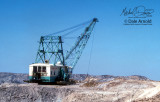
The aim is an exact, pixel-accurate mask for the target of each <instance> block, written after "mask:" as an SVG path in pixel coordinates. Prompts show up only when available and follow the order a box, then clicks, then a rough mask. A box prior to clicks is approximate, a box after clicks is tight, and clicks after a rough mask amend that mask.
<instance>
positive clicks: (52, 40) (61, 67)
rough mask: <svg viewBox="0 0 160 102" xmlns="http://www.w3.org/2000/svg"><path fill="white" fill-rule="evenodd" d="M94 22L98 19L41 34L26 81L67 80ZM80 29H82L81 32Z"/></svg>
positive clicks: (48, 81)
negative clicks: (34, 58)
mask: <svg viewBox="0 0 160 102" xmlns="http://www.w3.org/2000/svg"><path fill="white" fill-rule="evenodd" d="M96 22H98V19H97V18H93V19H92V20H90V21H87V22H84V23H82V24H79V25H76V26H74V27H70V28H67V29H65V30H62V31H59V32H56V33H53V34H49V35H46V36H41V37H40V41H39V48H38V51H37V56H36V60H35V63H33V64H31V65H29V80H28V82H31V83H56V82H59V81H64V82H68V81H69V78H70V76H71V74H72V71H73V69H74V67H75V65H76V64H77V62H78V60H79V58H80V56H81V54H82V52H83V50H84V48H85V46H86V44H87V42H88V39H89V38H90V36H91V32H92V31H93V28H94V26H95V24H96ZM86 25H87V26H86ZM80 29H83V33H82V32H81V31H80ZM75 32H76V33H78V35H77V34H76V33H75ZM74 42H75V43H74ZM69 43H70V44H69ZM70 45H72V47H70Z"/></svg>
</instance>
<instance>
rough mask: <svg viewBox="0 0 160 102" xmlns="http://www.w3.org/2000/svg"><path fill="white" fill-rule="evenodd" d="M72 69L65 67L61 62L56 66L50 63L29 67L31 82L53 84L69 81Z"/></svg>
mask: <svg viewBox="0 0 160 102" xmlns="http://www.w3.org/2000/svg"><path fill="white" fill-rule="evenodd" d="M71 73H72V68H71V67H67V66H63V65H62V64H61V63H60V62H57V64H56V65H53V64H49V63H34V64H31V65H29V82H35V83H43V82H46V83H52V82H56V81H67V80H69V77H70V74H71Z"/></svg>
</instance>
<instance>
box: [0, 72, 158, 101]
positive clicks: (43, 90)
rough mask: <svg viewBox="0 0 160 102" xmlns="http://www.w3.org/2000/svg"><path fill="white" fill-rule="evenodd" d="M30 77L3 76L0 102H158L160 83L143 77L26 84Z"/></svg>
mask: <svg viewBox="0 0 160 102" xmlns="http://www.w3.org/2000/svg"><path fill="white" fill-rule="evenodd" d="M27 76H28V75H27V74H15V73H2V72H1V73H0V82H1V85H0V102H40V101H41V102H159V101H160V98H159V96H160V82H158V81H152V80H149V79H148V78H146V77H144V76H137V75H134V76H111V75H98V76H95V75H89V76H88V77H87V75H86V74H74V75H72V79H75V80H78V83H76V84H75V85H65V86H61V85H37V84H28V83H24V82H23V80H24V79H27Z"/></svg>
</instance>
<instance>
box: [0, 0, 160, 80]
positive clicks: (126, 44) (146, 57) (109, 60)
mask: <svg viewBox="0 0 160 102" xmlns="http://www.w3.org/2000/svg"><path fill="white" fill-rule="evenodd" d="M159 4H160V1H159V0H64V1H60V0H11V1H9V0H0V35H1V36H0V42H1V45H0V72H14V73H28V66H29V64H31V63H34V61H35V57H36V52H37V49H38V42H37V41H38V40H39V39H40V36H41V35H47V34H50V33H54V32H56V31H59V30H62V29H65V28H68V27H70V26H74V25H77V24H79V23H82V22H85V21H88V20H90V19H92V18H94V17H97V18H98V19H99V22H98V23H97V24H96V26H95V29H94V31H93V33H92V35H93V34H94V42H93V43H94V45H93V52H92V56H91V58H92V59H91V65H90V68H89V74H94V75H102V74H103V75H104V74H105V75H116V76H118V75H121V76H128V75H143V76H146V77H148V78H150V79H153V80H160V74H159V72H160V6H159ZM140 5H143V6H145V7H146V8H148V9H154V13H153V14H152V16H153V17H150V19H152V25H123V21H124V19H125V18H126V17H124V16H120V14H121V12H122V10H123V9H124V8H125V7H127V8H134V7H137V6H140ZM92 39H93V36H91V39H90V40H89V43H88V45H87V47H86V48H85V50H84V52H83V54H82V56H81V58H80V60H79V62H78V64H77V65H76V67H75V69H74V73H80V74H86V73H87V69H88V64H89V54H90V50H91V41H92Z"/></svg>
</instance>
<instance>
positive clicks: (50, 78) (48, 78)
mask: <svg viewBox="0 0 160 102" xmlns="http://www.w3.org/2000/svg"><path fill="white" fill-rule="evenodd" d="M34 78H35V79H34ZM33 79H34V80H37V78H36V77H34V76H29V80H30V81H32V80H33ZM40 79H41V80H42V82H55V79H56V76H41V78H40Z"/></svg>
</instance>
